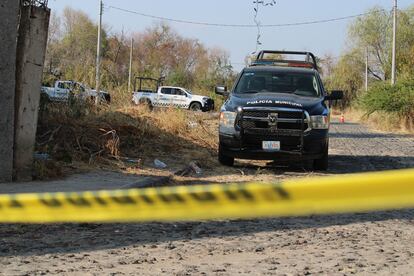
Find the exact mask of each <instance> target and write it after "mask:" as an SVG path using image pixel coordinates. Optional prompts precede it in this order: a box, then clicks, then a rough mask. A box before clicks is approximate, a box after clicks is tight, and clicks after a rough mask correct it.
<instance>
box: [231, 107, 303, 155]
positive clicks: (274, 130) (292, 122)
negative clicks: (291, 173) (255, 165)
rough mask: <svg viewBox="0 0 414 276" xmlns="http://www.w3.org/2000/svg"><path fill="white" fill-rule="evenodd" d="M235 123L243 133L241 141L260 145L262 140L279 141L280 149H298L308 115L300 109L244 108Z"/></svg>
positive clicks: (249, 144) (250, 144)
mask: <svg viewBox="0 0 414 276" xmlns="http://www.w3.org/2000/svg"><path fill="white" fill-rule="evenodd" d="M236 125H237V126H238V127H239V128H240V129H241V131H242V133H243V143H244V144H245V145H248V146H253V147H261V146H262V141H280V142H281V147H282V150H288V151H293V150H300V148H301V145H302V138H303V135H304V133H305V132H306V131H308V130H309V115H308V113H307V112H306V111H304V110H300V109H288V108H268V109H264V108H261V109H253V108H245V109H244V110H243V112H242V113H241V114H240V115H239V116H238V121H237V123H236Z"/></svg>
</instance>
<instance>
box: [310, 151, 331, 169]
mask: <svg viewBox="0 0 414 276" xmlns="http://www.w3.org/2000/svg"><path fill="white" fill-rule="evenodd" d="M328 167H329V146H328V145H326V149H325V151H324V153H323V156H322V157H321V158H320V159H315V160H313V169H314V170H315V171H327V170H328Z"/></svg>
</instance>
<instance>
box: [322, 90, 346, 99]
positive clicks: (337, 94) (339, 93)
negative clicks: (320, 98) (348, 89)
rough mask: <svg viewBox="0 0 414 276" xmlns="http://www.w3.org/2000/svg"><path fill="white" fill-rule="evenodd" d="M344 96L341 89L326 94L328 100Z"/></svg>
mask: <svg viewBox="0 0 414 276" xmlns="http://www.w3.org/2000/svg"><path fill="white" fill-rule="evenodd" d="M343 98H344V92H343V91H341V90H333V91H332V92H331V94H329V95H327V96H325V100H327V101H335V100H342V99H343Z"/></svg>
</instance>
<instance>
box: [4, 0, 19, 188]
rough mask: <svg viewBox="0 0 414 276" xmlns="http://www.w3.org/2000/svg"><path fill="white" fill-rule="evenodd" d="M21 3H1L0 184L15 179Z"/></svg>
mask: <svg viewBox="0 0 414 276" xmlns="http://www.w3.org/2000/svg"><path fill="white" fill-rule="evenodd" d="M19 4H20V0H1V2H0V26H1V27H0V45H1V47H0V110H1V113H0V130H1V134H0V183H1V182H10V181H11V180H12V175H13V133H14V91H15V72H16V71H15V69H16V63H15V62H16V38H17V24H18V14H19Z"/></svg>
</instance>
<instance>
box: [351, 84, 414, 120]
mask: <svg viewBox="0 0 414 276" xmlns="http://www.w3.org/2000/svg"><path fill="white" fill-rule="evenodd" d="M359 103H360V105H361V107H362V108H363V109H364V110H365V111H366V115H368V116H369V115H370V114H372V113H374V112H386V113H393V114H396V115H398V116H399V117H400V119H404V120H408V121H412V120H414V81H413V80H411V81H404V82H400V83H398V84H396V85H395V86H392V85H390V84H387V83H384V82H381V83H377V84H375V85H374V86H373V87H371V89H370V90H369V91H368V92H367V93H366V94H364V95H363V96H362V97H361V99H360V102H359Z"/></svg>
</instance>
